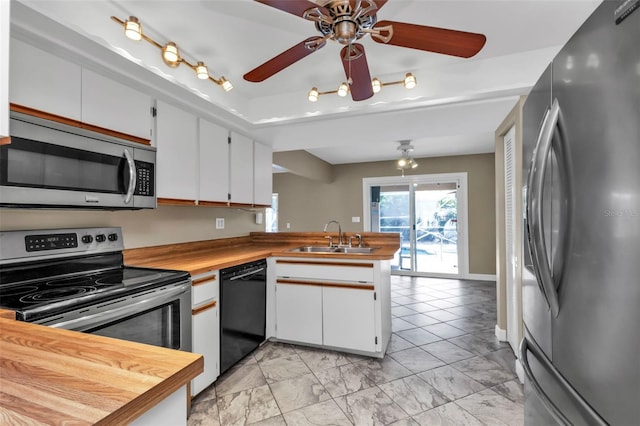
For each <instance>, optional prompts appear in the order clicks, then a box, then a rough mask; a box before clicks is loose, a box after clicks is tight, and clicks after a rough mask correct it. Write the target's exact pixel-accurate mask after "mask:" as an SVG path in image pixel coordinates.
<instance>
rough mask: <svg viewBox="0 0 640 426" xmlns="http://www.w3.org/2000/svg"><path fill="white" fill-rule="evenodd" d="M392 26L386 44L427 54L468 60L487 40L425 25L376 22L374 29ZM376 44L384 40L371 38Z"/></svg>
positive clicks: (482, 37) (465, 33)
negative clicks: (438, 54)
mask: <svg viewBox="0 0 640 426" xmlns="http://www.w3.org/2000/svg"><path fill="white" fill-rule="evenodd" d="M385 26H392V27H393V30H392V32H391V39H390V40H389V41H387V42H386V44H392V45H394V46H402V47H408V48H411V49H418V50H425V51H427V52H436V53H442V54H444V55H451V56H459V57H462V58H470V57H472V56H474V55H475V54H476V53H478V52H479V51H480V49H482V47H483V46H484V44H485V42H486V41H487V38H486V37H485V36H484V34H477V33H469V32H466V31H456V30H449V29H446V28H437V27H428V26H425V25H415V24H407V23H404V22H394V21H378V23H377V24H376V25H375V26H374V29H380V30H382V31H383V32H385V31H386V30H384V29H383V28H381V27H385ZM371 38H372V39H373V40H374V41H376V42H378V43H385V41H384V40H382V39H380V38H377V37H376V36H375V35H372V37H371Z"/></svg>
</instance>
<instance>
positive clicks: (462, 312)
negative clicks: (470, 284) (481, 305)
mask: <svg viewBox="0 0 640 426" xmlns="http://www.w3.org/2000/svg"><path fill="white" fill-rule="evenodd" d="M445 311H447V312H451V313H452V314H454V315H457V316H459V317H461V318H465V317H473V316H477V315H482V312H480V311H476V310H475V309H471V308H469V307H468V306H456V307H454V308H446V309H445Z"/></svg>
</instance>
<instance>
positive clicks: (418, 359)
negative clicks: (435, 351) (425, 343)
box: [389, 348, 445, 373]
mask: <svg viewBox="0 0 640 426" xmlns="http://www.w3.org/2000/svg"><path fill="white" fill-rule="evenodd" d="M389 356H390V357H391V358H393V359H395V360H396V361H398V362H399V363H400V364H402V365H403V366H404V367H406V368H408V369H409V370H411V372H412V373H419V372H421V371H426V370H430V369H432V368H436V367H440V366H442V365H444V364H445V363H444V362H443V361H442V360H440V359H438V358H436V357H434V356H433V355H431V354H430V353H428V352H425V351H424V350H422V349H420V348H410V349H405V350H403V351H399V352H394V353H392V354H390V355H389Z"/></svg>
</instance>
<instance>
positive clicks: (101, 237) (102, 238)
mask: <svg viewBox="0 0 640 426" xmlns="http://www.w3.org/2000/svg"><path fill="white" fill-rule="evenodd" d="M106 239H107V237H105V236H104V234H98V235H96V241H97V242H99V243H104V242H105V240H106Z"/></svg>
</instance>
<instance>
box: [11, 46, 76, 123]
mask: <svg viewBox="0 0 640 426" xmlns="http://www.w3.org/2000/svg"><path fill="white" fill-rule="evenodd" d="M10 43H11V46H10V58H9V73H10V74H9V78H10V79H11V82H10V84H9V101H10V102H12V103H15V104H18V105H22V106H26V107H29V108H34V109H37V110H40V111H45V112H48V113H51V114H56V115H60V116H62V117H66V118H70V119H72V120H78V121H80V120H81V119H82V114H81V110H80V105H81V103H80V102H81V81H80V76H81V67H80V65H76V64H74V63H71V62H68V61H65V60H64V59H60V58H58V57H57V56H55V55H52V54H51V53H49V52H45V51H44V50H40V49H38V48H36V47H33V46H32V45H30V44H27V43H24V42H23V41H21V40H16V39H15V38H12V39H11V42H10Z"/></svg>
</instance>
